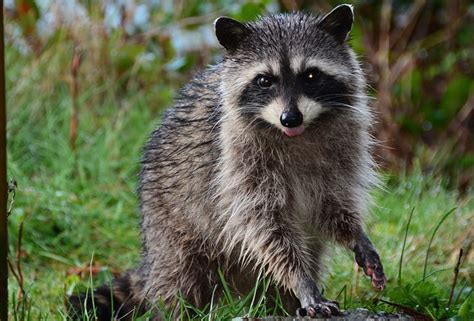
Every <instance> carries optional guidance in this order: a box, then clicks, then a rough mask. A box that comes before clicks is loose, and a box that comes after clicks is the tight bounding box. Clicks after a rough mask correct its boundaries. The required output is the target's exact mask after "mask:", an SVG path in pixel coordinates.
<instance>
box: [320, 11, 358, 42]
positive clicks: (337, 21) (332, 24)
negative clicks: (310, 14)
mask: <svg viewBox="0 0 474 321" xmlns="http://www.w3.org/2000/svg"><path fill="white" fill-rule="evenodd" d="M353 22H354V8H353V7H352V5H350V4H341V5H339V6H337V7H336V8H334V9H332V11H331V12H329V13H328V14H327V15H325V16H324V17H323V18H322V19H321V21H320V22H319V27H320V28H321V29H323V30H324V31H326V32H327V33H329V34H331V35H332V36H334V37H335V38H336V40H337V41H339V42H340V43H344V41H346V40H347V37H348V35H349V32H350V31H351V29H352V23H353Z"/></svg>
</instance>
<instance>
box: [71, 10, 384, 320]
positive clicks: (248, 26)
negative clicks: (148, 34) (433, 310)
mask: <svg viewBox="0 0 474 321" xmlns="http://www.w3.org/2000/svg"><path fill="white" fill-rule="evenodd" d="M352 22H353V11H352V7H351V6H348V5H341V6H338V7H337V8H335V9H334V10H333V11H331V12H330V13H329V14H327V15H326V16H315V15H311V14H307V13H290V14H278V15H274V16H270V17H264V18H260V19H259V20H257V21H255V22H251V23H245V24H242V23H240V22H237V21H235V20H232V19H230V18H226V17H222V18H219V19H217V20H216V22H215V29H216V35H217V38H218V40H219V42H220V43H221V44H222V45H223V47H225V49H226V50H225V55H224V59H223V60H222V61H221V62H220V63H218V64H217V65H215V66H211V67H209V68H208V69H207V70H205V71H204V72H202V73H200V74H198V75H197V76H196V77H195V78H194V79H193V80H192V81H191V82H190V83H189V84H188V85H186V86H185V87H184V89H183V90H182V91H181V93H180V95H179V97H178V99H177V102H176V104H175V106H174V107H172V108H171V109H169V110H168V111H167V112H166V114H165V115H164V117H163V120H162V124H161V126H160V127H159V128H158V129H157V130H155V131H154V132H153V134H152V135H151V138H150V139H149V141H148V143H147V145H146V147H145V153H144V156H143V162H142V163H143V166H142V170H141V172H140V183H139V196H140V205H141V206H140V208H141V213H142V221H141V229H142V236H143V262H142V264H141V266H140V267H139V268H138V269H137V270H136V271H133V272H130V273H129V274H128V276H127V277H124V278H122V279H118V280H117V281H116V282H115V285H114V289H113V290H115V292H125V293H121V294H120V295H118V293H115V292H114V291H112V292H114V293H113V295H112V296H111V295H110V294H108V295H107V293H106V294H105V295H104V293H103V292H104V291H105V290H104V289H99V291H98V292H97V291H96V293H95V296H96V298H95V299H94V300H95V301H94V302H95V305H96V306H100V308H101V309H103V311H108V312H104V313H105V314H104V316H103V317H101V316H100V315H99V319H100V318H103V319H104V320H105V319H107V318H110V316H111V315H112V314H113V313H115V314H116V316H118V317H122V318H123V319H126V318H127V317H129V316H131V315H132V314H134V313H135V314H137V313H141V311H144V310H147V309H153V308H154V307H155V304H156V303H157V302H159V301H162V302H165V303H166V304H167V305H169V306H174V305H175V304H177V302H178V301H177V300H176V298H177V297H178V296H183V297H184V298H185V299H186V300H188V301H189V302H190V303H192V304H194V305H195V306H197V307H203V306H205V305H206V304H208V303H210V301H211V298H212V296H213V291H214V289H215V288H216V287H217V289H218V287H219V284H220V281H219V277H218V269H221V270H223V271H224V272H225V274H226V275H225V276H226V279H227V280H228V281H229V282H231V285H232V287H233V289H234V290H235V291H237V292H241V293H245V292H246V291H249V290H250V289H251V288H252V286H253V285H254V282H255V279H256V276H257V275H258V273H259V271H261V270H263V271H265V273H266V274H267V275H268V276H269V277H270V278H271V279H272V280H273V281H274V282H275V283H276V284H278V285H279V286H280V287H281V288H282V289H284V290H286V292H285V293H286V296H285V300H286V301H285V304H286V306H287V307H288V308H289V309H296V308H297V307H301V309H299V310H298V311H299V312H298V313H299V314H302V315H305V314H308V315H310V316H312V317H314V316H316V315H317V314H318V315H319V314H322V315H331V314H337V313H338V311H339V310H338V306H337V303H335V302H330V301H327V300H325V299H324V298H323V297H322V295H321V293H320V291H319V290H318V280H319V279H320V272H321V270H322V266H321V257H322V255H323V253H324V250H325V247H326V244H327V243H328V242H331V241H335V242H337V243H339V244H341V245H343V246H345V247H347V248H348V249H351V250H353V251H354V253H355V258H356V261H357V263H358V264H359V265H360V266H361V267H362V268H363V269H364V271H365V272H366V274H367V275H369V276H371V278H372V283H373V285H374V287H376V288H378V289H383V287H384V285H385V277H384V274H383V269H382V265H381V262H380V259H379V256H378V254H377V252H376V250H375V248H374V247H373V245H372V244H371V242H370V241H369V239H368V237H367V236H366V235H365V233H364V231H363V216H364V214H365V213H366V212H367V206H368V204H369V202H370V197H369V190H370V189H371V187H373V185H374V184H375V182H376V175H375V172H374V163H373V161H372V158H371V155H370V148H371V144H372V141H371V138H370V135H369V129H370V126H371V123H372V116H371V113H370V111H369V108H368V102H367V96H366V93H365V87H366V83H365V78H364V76H363V73H362V71H361V68H360V66H359V63H358V62H357V59H356V57H355V54H354V53H353V51H352V50H351V49H350V48H349V46H348V45H347V43H346V38H347V36H348V33H349V31H350V29H351V27H352ZM124 284H125V285H124ZM101 291H102V292H101ZM216 293H218V291H217V292H216ZM97 297H98V298H97ZM75 299H76V300H78V301H80V300H79V299H78V298H75ZM89 300H90V301H91V300H92V298H89ZM111 303H113V304H114V306H115V310H116V311H117V310H118V311H119V312H118V313H117V312H112V309H111V307H110V305H111ZM133 307H135V309H136V310H135V311H133ZM119 308H122V309H119ZM177 310H178V309H177ZM101 311H102V310H101ZM290 311H291V310H290ZM293 311H294V310H293ZM153 313H154V316H155V318H156V319H159V318H160V317H159V314H158V312H153ZM176 316H177V315H176Z"/></svg>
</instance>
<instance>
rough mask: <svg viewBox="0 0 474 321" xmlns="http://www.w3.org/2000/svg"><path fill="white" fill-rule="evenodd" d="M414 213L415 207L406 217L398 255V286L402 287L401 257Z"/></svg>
mask: <svg viewBox="0 0 474 321" xmlns="http://www.w3.org/2000/svg"><path fill="white" fill-rule="evenodd" d="M414 211H415V207H414V206H413V208H412V210H411V212H410V216H409V217H408V222H407V226H406V228H405V237H404V238H403V246H402V253H401V255H400V262H399V264H398V285H399V286H401V285H402V265H403V255H404V254H405V246H406V244H407V236H408V228H409V227H410V223H411V218H412V217H413V212H414Z"/></svg>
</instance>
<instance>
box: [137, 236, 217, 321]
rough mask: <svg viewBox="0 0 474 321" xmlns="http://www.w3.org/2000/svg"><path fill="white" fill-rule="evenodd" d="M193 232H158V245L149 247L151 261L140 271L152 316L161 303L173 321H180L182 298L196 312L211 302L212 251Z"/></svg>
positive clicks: (213, 279) (214, 274) (213, 282)
mask: <svg viewBox="0 0 474 321" xmlns="http://www.w3.org/2000/svg"><path fill="white" fill-rule="evenodd" d="M168 232H169V231H168ZM188 233H189V234H188ZM193 233H194V231H193V230H191V229H190V230H189V231H179V233H178V232H175V233H167V232H158V231H157V234H158V235H160V243H159V244H157V245H156V247H154V248H149V253H148V255H147V256H148V257H150V258H152V261H150V262H148V263H147V264H146V265H145V266H143V267H142V268H141V270H142V271H144V273H147V277H146V279H147V281H146V284H145V286H144V290H143V291H144V292H143V293H144V296H146V298H147V303H148V306H149V307H150V308H151V309H152V311H153V313H155V311H156V310H157V308H158V307H157V303H159V302H164V303H165V304H166V306H167V307H168V308H170V309H172V311H171V312H172V314H173V319H179V317H180V316H179V313H180V312H181V310H180V308H181V307H180V301H181V299H183V300H184V301H185V302H186V303H189V304H190V305H192V306H193V307H196V308H198V309H201V308H203V307H204V306H205V305H206V304H208V303H209V302H210V301H211V298H212V293H213V288H214V286H215V285H216V284H218V282H217V259H213V258H211V257H210V253H212V252H211V251H210V250H206V248H207V247H206V245H205V244H204V243H203V242H202V240H200V239H199V238H198V237H197V236H196V235H195V234H193ZM155 319H157V320H158V319H159V318H156V317H155ZM155 319H153V320H155Z"/></svg>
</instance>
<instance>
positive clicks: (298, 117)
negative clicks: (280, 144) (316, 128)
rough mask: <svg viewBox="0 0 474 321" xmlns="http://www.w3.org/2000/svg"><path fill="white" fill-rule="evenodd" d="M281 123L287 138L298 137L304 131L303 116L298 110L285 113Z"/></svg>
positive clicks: (281, 117)
mask: <svg viewBox="0 0 474 321" xmlns="http://www.w3.org/2000/svg"><path fill="white" fill-rule="evenodd" d="M280 122H281V124H282V125H283V132H284V133H285V135H286V136H290V137H293V136H298V135H301V134H302V133H303V131H304V126H303V114H302V113H301V112H300V111H299V110H298V109H296V108H294V109H293V108H292V109H289V110H285V111H283V113H281V116H280Z"/></svg>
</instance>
